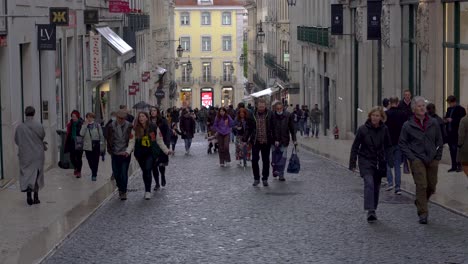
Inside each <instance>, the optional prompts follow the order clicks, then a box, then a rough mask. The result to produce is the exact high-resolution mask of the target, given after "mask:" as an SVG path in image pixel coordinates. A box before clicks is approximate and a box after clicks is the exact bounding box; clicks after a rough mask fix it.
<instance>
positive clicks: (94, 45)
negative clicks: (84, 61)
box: [89, 35, 102, 81]
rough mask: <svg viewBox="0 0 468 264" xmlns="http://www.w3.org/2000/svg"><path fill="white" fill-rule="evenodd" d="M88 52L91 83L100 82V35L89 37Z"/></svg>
mask: <svg viewBox="0 0 468 264" xmlns="http://www.w3.org/2000/svg"><path fill="white" fill-rule="evenodd" d="M89 51H90V56H89V58H90V61H91V81H101V80H102V40H101V35H94V36H90V37H89Z"/></svg>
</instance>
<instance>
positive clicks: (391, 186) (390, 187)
mask: <svg viewBox="0 0 468 264" xmlns="http://www.w3.org/2000/svg"><path fill="white" fill-rule="evenodd" d="M393 188H394V186H393V185H389V186H388V187H387V188H386V189H385V190H386V191H387V192H389V191H391V190H393Z"/></svg>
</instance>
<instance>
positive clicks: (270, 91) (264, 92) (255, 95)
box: [251, 88, 279, 98]
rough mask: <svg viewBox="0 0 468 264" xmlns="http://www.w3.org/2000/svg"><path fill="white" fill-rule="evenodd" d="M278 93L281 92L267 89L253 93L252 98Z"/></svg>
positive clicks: (277, 89) (275, 89) (276, 89)
mask: <svg viewBox="0 0 468 264" xmlns="http://www.w3.org/2000/svg"><path fill="white" fill-rule="evenodd" d="M277 91H279V88H267V89H265V90H261V91H260V92H256V93H253V94H251V96H253V97H256V98H258V97H262V96H270V95H271V94H272V93H276V92H277Z"/></svg>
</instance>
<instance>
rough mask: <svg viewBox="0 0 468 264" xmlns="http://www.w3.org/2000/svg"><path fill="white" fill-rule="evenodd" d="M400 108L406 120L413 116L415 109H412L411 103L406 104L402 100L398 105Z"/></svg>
mask: <svg viewBox="0 0 468 264" xmlns="http://www.w3.org/2000/svg"><path fill="white" fill-rule="evenodd" d="M398 108H400V110H401V111H402V112H403V113H404V114H405V115H406V120H408V119H409V118H410V117H412V116H413V109H411V102H410V103H409V104H406V103H405V100H401V101H400V103H399V104H398Z"/></svg>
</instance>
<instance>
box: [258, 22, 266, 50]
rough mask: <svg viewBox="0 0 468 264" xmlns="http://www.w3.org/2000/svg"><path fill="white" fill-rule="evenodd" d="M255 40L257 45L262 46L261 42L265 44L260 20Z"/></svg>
mask: <svg viewBox="0 0 468 264" xmlns="http://www.w3.org/2000/svg"><path fill="white" fill-rule="evenodd" d="M257 40H258V43H260V44H263V42H265V32H263V27H262V21H261V20H260V26H259V27H258V32H257Z"/></svg>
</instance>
